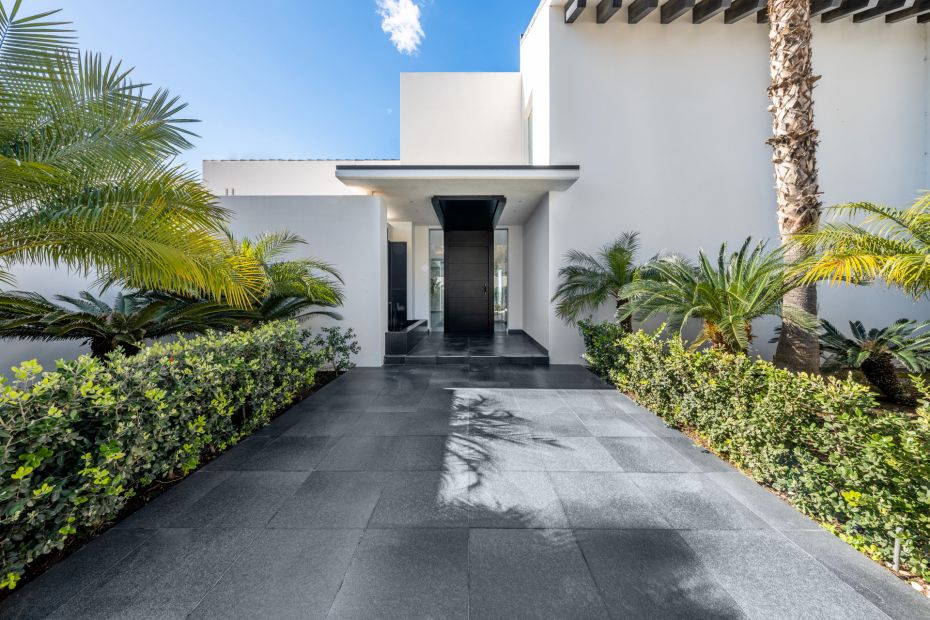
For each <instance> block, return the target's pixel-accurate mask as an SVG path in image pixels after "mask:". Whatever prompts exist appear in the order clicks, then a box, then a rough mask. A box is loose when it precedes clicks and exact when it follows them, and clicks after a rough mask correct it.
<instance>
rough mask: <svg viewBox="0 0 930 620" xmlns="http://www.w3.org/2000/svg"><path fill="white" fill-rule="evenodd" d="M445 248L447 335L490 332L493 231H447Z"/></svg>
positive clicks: (491, 325)
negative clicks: (450, 333)
mask: <svg viewBox="0 0 930 620" xmlns="http://www.w3.org/2000/svg"><path fill="white" fill-rule="evenodd" d="M444 245H445V248H444V250H445V256H444V258H445V317H444V321H445V330H446V332H462V333H470V334H475V333H482V334H485V333H490V332H491V331H492V328H493V325H494V323H493V307H492V305H491V301H492V295H491V290H490V287H491V270H492V267H493V252H494V232H493V231H490V230H447V231H446V232H445V242H444Z"/></svg>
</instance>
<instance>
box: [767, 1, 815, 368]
mask: <svg viewBox="0 0 930 620" xmlns="http://www.w3.org/2000/svg"><path fill="white" fill-rule="evenodd" d="M768 17H769V43H770V48H769V60H770V73H771V85H770V86H769V96H770V97H771V99H772V106H771V108H770V109H771V111H772V138H771V139H770V140H769V143H770V144H771V145H772V149H773V153H772V161H773V162H774V164H775V196H776V202H777V204H778V231H779V234H780V236H781V240H782V243H783V244H788V246H787V248H786V251H785V260H786V261H787V262H790V263H794V262H797V261H799V260H802V259H803V258H804V257H805V252H804V250H803V247H801V246H798V245H791V244H790V243H789V242H790V241H791V239H792V238H794V236H795V235H797V234H798V233H801V232H803V231H809V230H812V229H814V228H816V226H817V224H818V222H819V221H820V190H819V188H818V185H817V157H816V154H817V130H816V129H815V128H814V100H813V89H814V83H815V82H816V81H817V79H818V77H817V76H815V75H814V73H813V67H812V63H811V55H812V54H811V26H810V0H768ZM784 306H785V307H786V308H794V309H797V310H798V311H800V312H801V313H803V314H804V315H807V316H810V315H816V314H817V287H816V284H815V283H812V282H809V283H806V284H804V285H803V286H798V287H796V288H791V289H788V290H786V292H785V299H784ZM791 314H798V313H789V317H786V318H785V319H783V327H784V328H783V329H782V330H781V335H780V337H779V339H778V347H777V349H776V351H775V363H776V364H779V365H781V366H784V367H787V368H790V369H792V370H803V371H810V372H814V371H817V369H818V366H819V361H820V353H819V349H818V345H817V338H816V336H815V335H814V334H813V333H811V331H810V330H808V329H805V327H804V326H803V325H797V324H795V323H793V322H792V321H791V319H790V315H791Z"/></svg>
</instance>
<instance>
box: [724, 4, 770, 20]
mask: <svg viewBox="0 0 930 620" xmlns="http://www.w3.org/2000/svg"><path fill="white" fill-rule="evenodd" d="M765 3H766V0H734V2H733V3H732V4H730V8H728V9H727V10H726V11H724V12H723V23H725V24H735V23H736V22H738V21H740V20H742V19H745V18H747V17H749V16H750V15H752V14H753V13H756V12H757V11H761V10H762V9H764V8H765Z"/></svg>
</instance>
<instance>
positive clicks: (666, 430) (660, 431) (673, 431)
mask: <svg viewBox="0 0 930 620" xmlns="http://www.w3.org/2000/svg"><path fill="white" fill-rule="evenodd" d="M629 415H630V417H632V418H633V419H634V420H635V421H636V423H637V424H640V425H642V426H643V427H644V428H646V429H647V430H648V431H649V432H650V433H652V434H653V435H655V436H656V437H672V438H678V439H682V438H684V439H687V437H685V435H684V433H682V432H681V431H680V430H678V429H677V428H675V427H673V426H671V425H670V424H669V423H668V422H666V421H665V420H663V419H662V418H660V417H659V416H657V415H655V414H653V413H649V412H646V413H643V414H640V415H637V414H635V413H631V414H629ZM688 441H691V440H690V439H689V440H688Z"/></svg>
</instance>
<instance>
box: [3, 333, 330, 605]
mask: <svg viewBox="0 0 930 620" xmlns="http://www.w3.org/2000/svg"><path fill="white" fill-rule="evenodd" d="M305 339H306V336H304V335H303V334H302V333H301V332H300V330H299V329H298V326H297V324H296V323H292V322H284V323H269V324H266V325H263V326H261V327H258V328H256V329H254V330H251V331H246V332H238V331H237V332H233V333H230V334H224V335H216V334H210V335H206V336H201V337H197V338H193V339H184V338H182V339H180V340H178V341H177V342H173V343H155V344H153V345H151V346H149V347H146V348H145V349H143V350H142V352H141V353H139V354H138V355H135V356H133V357H126V356H124V355H122V354H120V353H115V354H113V355H112V356H111V357H110V358H108V360H107V361H106V362H101V361H99V360H97V359H94V358H91V357H89V356H81V357H79V358H78V359H75V360H72V361H59V362H58V370H57V371H56V372H51V373H42V368H41V367H40V366H39V365H38V364H37V363H36V362H35V361H32V362H24V363H23V364H22V365H20V366H18V367H16V368H14V373H15V379H14V380H13V381H12V382H6V381H3V382H2V383H0V442H2V445H3V453H2V455H0V529H2V533H3V534H2V538H0V589H2V588H12V587H14V586H15V585H16V582H17V581H18V580H19V578H20V576H21V575H22V574H23V572H24V570H25V568H26V567H27V566H28V565H29V564H30V563H32V562H34V561H35V560H36V559H37V558H39V557H41V556H43V555H45V554H47V553H50V552H52V551H54V550H56V549H62V548H63V547H64V546H65V544H66V543H67V542H68V541H69V539H71V538H72V537H74V536H76V535H85V534H88V533H91V532H93V531H94V530H95V529H97V528H100V527H101V526H103V525H104V524H106V523H107V522H108V521H110V520H111V519H113V517H115V516H116V515H117V514H118V513H119V512H120V510H121V509H122V508H123V507H124V506H125V505H126V501H127V500H128V499H129V498H131V497H132V496H133V495H134V494H135V493H136V492H138V491H139V490H141V489H143V488H145V487H146V486H148V485H150V484H151V483H152V482H154V481H155V480H159V479H165V478H176V477H177V476H178V475H184V474H187V473H189V472H190V471H192V470H193V469H195V468H196V467H197V466H198V464H199V463H200V462H201V460H202V459H203V458H205V457H208V456H211V455H213V454H216V453H217V452H220V451H222V450H224V449H226V448H227V447H228V446H229V445H231V444H234V443H236V442H237V441H238V440H239V439H240V438H242V437H243V436H245V435H248V434H249V433H251V432H252V431H254V430H255V429H256V428H258V427H260V426H262V425H264V424H266V423H267V422H268V421H269V420H270V418H271V415H272V414H273V413H274V412H276V411H278V410H280V409H282V408H284V407H286V406H287V405H289V404H290V403H291V402H293V401H294V399H295V397H297V396H298V395H300V394H301V393H302V392H304V391H306V390H307V389H308V388H309V387H310V386H311V385H312V384H313V379H314V374H315V372H316V368H317V367H318V366H319V364H320V361H321V360H320V355H319V354H318V353H317V352H315V351H314V350H313V349H312V348H310V346H309V345H308V344H306V343H305V342H304V340H305Z"/></svg>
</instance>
